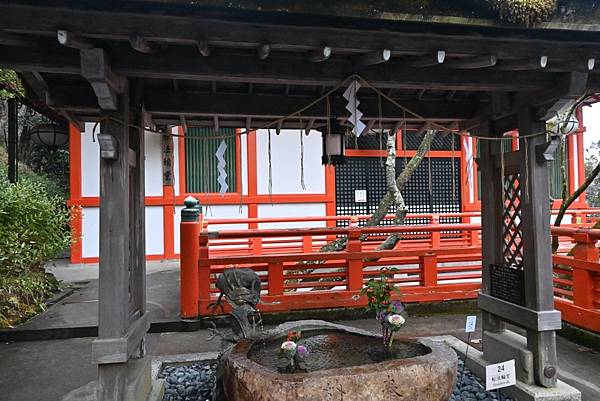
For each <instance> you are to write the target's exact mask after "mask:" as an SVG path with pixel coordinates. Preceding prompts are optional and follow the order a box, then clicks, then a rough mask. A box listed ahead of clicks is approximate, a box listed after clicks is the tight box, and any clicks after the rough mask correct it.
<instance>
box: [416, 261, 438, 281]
mask: <svg viewBox="0 0 600 401" xmlns="http://www.w3.org/2000/svg"><path fill="white" fill-rule="evenodd" d="M419 268H420V269H421V272H422V280H421V284H422V285H423V286H425V287H431V286H435V285H437V255H435V254H434V253H428V254H426V255H423V256H421V257H419Z"/></svg>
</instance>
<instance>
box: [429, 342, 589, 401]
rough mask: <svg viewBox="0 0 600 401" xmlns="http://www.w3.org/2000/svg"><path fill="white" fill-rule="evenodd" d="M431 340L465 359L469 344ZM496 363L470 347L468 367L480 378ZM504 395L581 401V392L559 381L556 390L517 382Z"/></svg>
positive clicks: (530, 400)
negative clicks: (488, 366)
mask: <svg viewBox="0 0 600 401" xmlns="http://www.w3.org/2000/svg"><path fill="white" fill-rule="evenodd" d="M429 339H430V340H433V341H439V342H444V343H446V344H448V345H449V346H451V347H452V348H454V350H455V351H456V352H457V353H458V354H459V355H460V356H462V357H463V358H464V357H465V354H466V350H467V344H466V343H464V342H462V341H461V340H459V339H457V338H456V337H452V336H441V337H429ZM512 357H513V356H512V355H506V358H504V360H508V359H511V358H512ZM492 363H495V362H491V361H487V360H485V359H484V358H483V352H481V351H479V350H477V349H474V348H472V347H469V355H468V359H467V360H466V361H465V364H466V366H467V367H468V368H469V369H471V371H472V372H473V373H474V374H475V375H476V376H478V377H481V378H485V367H486V366H487V365H490V364H492ZM502 393H503V394H506V395H507V396H509V397H511V398H513V399H516V400H518V401H581V392H580V391H579V390H577V389H576V388H574V387H571V386H569V385H568V384H566V383H564V382H562V381H560V380H559V381H558V382H557V386H556V387H555V388H545V387H539V386H536V385H531V384H526V383H523V382H521V381H517V384H516V385H515V386H511V387H506V388H505V389H503V390H502Z"/></svg>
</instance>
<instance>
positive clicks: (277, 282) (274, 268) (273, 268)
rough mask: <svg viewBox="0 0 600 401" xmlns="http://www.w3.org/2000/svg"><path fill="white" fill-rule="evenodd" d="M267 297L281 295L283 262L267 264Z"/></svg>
mask: <svg viewBox="0 0 600 401" xmlns="http://www.w3.org/2000/svg"><path fill="white" fill-rule="evenodd" d="M268 273H269V278H268V286H269V288H268V289H269V295H283V262H272V263H269V272H268Z"/></svg>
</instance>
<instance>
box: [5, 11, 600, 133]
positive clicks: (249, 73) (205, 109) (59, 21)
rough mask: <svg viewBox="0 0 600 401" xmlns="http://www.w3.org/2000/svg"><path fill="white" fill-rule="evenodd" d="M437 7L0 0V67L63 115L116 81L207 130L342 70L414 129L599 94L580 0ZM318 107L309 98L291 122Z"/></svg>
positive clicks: (107, 98) (88, 109)
mask: <svg viewBox="0 0 600 401" xmlns="http://www.w3.org/2000/svg"><path fill="white" fill-rule="evenodd" d="M448 3H450V2H445V1H444V2H442V1H439V0H431V1H428V2H422V1H389V0H379V1H371V2H364V1H362V2H359V1H353V0H350V1H344V2H337V1H303V2H297V1H283V0H279V1H277V0H272V1H244V2H242V1H238V2H235V1H233V2H231V1H221V0H207V1H188V0H186V1H184V0H169V1H167V0H144V1H141V0H124V1H109V2H107V1H98V0H96V1H93V0H85V1H84V0H81V1H68V0H38V1H0V67H2V68H13V69H15V70H17V71H19V73H20V74H21V76H22V77H23V79H24V81H25V84H26V87H27V89H28V96H29V97H30V98H31V99H33V100H34V101H35V102H37V103H41V104H44V105H48V106H49V107H51V108H52V109H53V110H55V111H57V112H59V113H61V115H63V116H66V117H67V118H68V119H72V120H78V121H82V120H90V119H91V120H93V119H97V118H98V116H99V115H100V114H101V113H102V111H103V110H110V109H111V108H114V107H116V105H117V103H118V94H119V92H120V91H121V90H122V89H123V83H124V82H126V81H127V82H129V83H130V88H131V96H132V97H134V96H135V99H136V101H139V102H141V103H143V104H144V107H145V110H146V111H147V112H148V113H150V115H151V116H152V118H153V120H154V122H155V123H157V124H180V123H185V124H187V125H197V126H220V127H228V126H233V127H245V126H251V127H257V126H261V125H262V124H264V123H265V122H267V121H269V120H272V119H274V118H278V117H282V116H285V115H287V114H289V113H291V112H293V111H295V110H297V109H299V108H300V107H302V106H304V105H306V104H309V103H310V102H311V101H313V100H314V99H315V98H318V97H319V96H320V95H322V94H323V93H326V92H327V91H329V90H331V88H333V87H335V86H336V85H338V84H339V83H340V82H342V81H343V80H344V79H346V78H347V77H348V76H350V75H352V74H358V75H360V76H361V77H363V78H364V79H366V80H367V81H368V82H369V83H370V84H372V85H373V86H374V87H377V88H378V89H380V90H382V91H383V92H384V93H385V94H386V95H387V96H389V97H391V98H393V99H394V100H395V101H396V102H398V103H400V104H402V105H404V106H406V107H408V108H409V109H411V110H413V111H415V112H417V113H418V114H419V115H421V116H422V117H423V119H421V118H410V115H408V116H407V115H406V113H404V112H402V111H401V110H400V109H398V108H397V107H395V106H392V105H391V104H390V103H389V102H383V103H384V104H383V106H382V107H383V110H382V115H383V120H384V124H386V126H392V125H395V124H397V123H398V122H399V121H401V120H404V119H407V120H409V123H410V124H413V125H414V127H415V128H416V129H418V127H419V126H422V125H423V124H425V123H426V122H427V121H436V122H438V123H440V124H444V125H455V126H456V125H457V124H458V123H463V122H465V121H471V120H475V119H482V118H485V119H492V120H495V121H498V124H504V125H506V126H507V127H508V126H510V125H511V124H512V123H513V122H514V116H515V115H516V111H517V108H518V107H519V106H520V105H523V104H528V105H531V106H532V107H535V108H538V109H539V115H540V118H542V117H544V116H546V115H547V114H548V113H549V112H551V111H555V109H556V107H558V106H560V105H561V104H565V102H566V101H568V100H572V99H574V98H576V97H579V96H581V95H582V94H583V93H585V92H597V91H600V74H598V71H600V17H598V10H597V7H596V5H595V2H593V1H583V0H578V1H570V2H568V4H567V5H565V4H563V3H564V2H559V8H558V11H557V13H555V15H554V17H553V18H552V19H551V20H550V21H548V22H546V23H542V24H539V25H535V26H533V27H531V28H525V27H521V26H516V25H509V24H503V23H500V22H499V21H498V20H497V19H496V20H494V19H492V16H490V14H489V10H487V9H485V8H483V7H482V8H480V9H478V8H473V7H472V6H471V7H469V4H471V5H472V4H473V3H475V2H473V1H469V2H466V1H456V2H451V3H452V4H453V6H452V7H450V6H448ZM415 4H421V5H423V4H425V5H426V6H424V7H421V8H420V7H418V6H416V5H415ZM586 7H587V8H586ZM59 33H60V34H62V35H63V36H62V41H63V43H62V44H61V43H59V41H58V40H57V36H58V35H59ZM385 52H389V58H387V59H386V58H385V56H384V55H385ZM596 60H598V64H599V66H598V67H597V68H596V67H595V64H596V63H595V61H596ZM341 92H342V90H339V91H337V92H336V93H335V94H334V95H333V96H332V101H333V107H334V109H335V110H337V109H339V108H342V107H343V99H341V96H340V94H341ZM360 96H361V101H362V102H363V103H362V105H361V109H363V112H364V113H365V117H364V119H365V120H367V121H369V120H374V119H379V110H378V99H377V96H376V95H375V94H374V93H373V92H372V91H368V90H364V89H362V90H361V92H360ZM557 105H558V106H557ZM338 113H339V112H338ZM325 115H326V112H325V105H324V102H321V103H320V104H317V105H316V106H314V107H313V108H311V109H309V110H307V111H306V112H304V113H303V115H302V117H303V118H304V119H306V120H311V119H319V118H322V117H323V116H325ZM299 124H300V123H299V122H298V121H293V120H289V121H286V122H285V126H289V127H296V126H298V125H299Z"/></svg>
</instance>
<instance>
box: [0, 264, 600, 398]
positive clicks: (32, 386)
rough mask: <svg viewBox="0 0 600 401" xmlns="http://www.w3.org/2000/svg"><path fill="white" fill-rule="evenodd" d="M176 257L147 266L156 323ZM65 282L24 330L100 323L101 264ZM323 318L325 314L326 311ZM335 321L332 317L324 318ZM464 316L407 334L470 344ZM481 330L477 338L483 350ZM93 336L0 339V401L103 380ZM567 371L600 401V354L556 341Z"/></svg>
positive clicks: (171, 312)
mask: <svg viewBox="0 0 600 401" xmlns="http://www.w3.org/2000/svg"><path fill="white" fill-rule="evenodd" d="M177 267H178V266H177V262H173V261H165V262H149V263H148V306H149V309H150V310H151V311H152V313H153V321H162V320H165V321H166V320H173V319H177V306H178V302H179V290H178V288H179V272H178V268H177ZM48 270H51V271H53V272H54V273H55V274H56V275H57V276H58V277H59V279H61V280H64V281H66V282H70V283H78V288H76V289H75V291H74V293H73V294H72V295H70V296H69V297H67V298H65V299H63V300H61V301H60V302H59V303H57V304H56V305H54V306H53V307H52V308H50V309H49V310H48V311H47V312H46V313H45V314H42V315H41V316H39V317H37V318H35V319H32V320H31V321H30V322H27V323H25V324H24V325H22V327H26V328H29V329H40V328H49V327H61V326H64V325H70V326H72V327H77V326H89V325H96V322H97V320H96V314H97V288H98V286H97V267H96V266H93V265H86V266H79V267H78V266H66V265H65V264H64V263H63V264H61V263H57V264H56V265H55V266H50V267H49V269H48ZM319 318H320V319H323V317H322V316H319ZM323 320H328V319H323ZM464 320H465V315H464V314H437V315H430V316H411V317H410V318H409V320H408V323H407V325H406V326H405V327H404V328H403V329H402V331H401V333H400V334H401V335H406V336H429V335H433V336H437V335H447V334H449V335H454V336H456V337H459V338H461V339H463V340H465V341H466V338H465V335H464V333H463V330H464ZM339 323H342V324H347V325H350V326H354V327H357V328H362V329H365V330H373V331H376V330H378V329H379V327H378V325H377V323H376V322H375V321H374V320H373V319H360V320H352V321H345V322H339ZM208 337H209V333H208V332H207V331H205V330H199V331H196V332H185V333H183V332H180V333H157V334H149V335H148V341H147V345H148V350H149V353H150V354H151V355H153V356H165V355H174V354H188V353H199V352H212V351H218V350H219V346H220V341H219V340H218V339H213V340H211V341H208V340H207V339H208ZM480 338H481V332H480V331H479V332H477V333H475V335H474V336H473V339H474V340H475V342H474V343H472V345H473V346H475V347H480V344H478V343H477V340H478V339H480ZM92 341H93V338H76V339H68V340H50V341H31V342H15V343H3V344H0V372H1V373H0V400H2V401H17V400H18V401H21V400H27V401H58V400H59V399H60V398H61V397H62V396H63V395H64V394H66V393H68V392H70V391H72V390H74V389H76V388H78V387H81V386H83V385H85V384H87V383H89V382H90V381H92V380H95V379H96V374H97V371H96V366H95V365H94V364H93V363H92V360H91V343H92ZM557 344H558V351H559V361H560V367H561V370H560V376H561V379H562V380H564V381H565V382H567V383H569V384H571V385H572V386H574V387H576V388H578V389H579V390H580V391H581V392H582V394H583V400H584V401H600V353H597V352H594V351H592V350H589V349H587V348H585V347H580V346H578V345H577V344H574V343H572V342H570V341H568V340H566V339H564V338H561V337H558V338H557Z"/></svg>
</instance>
